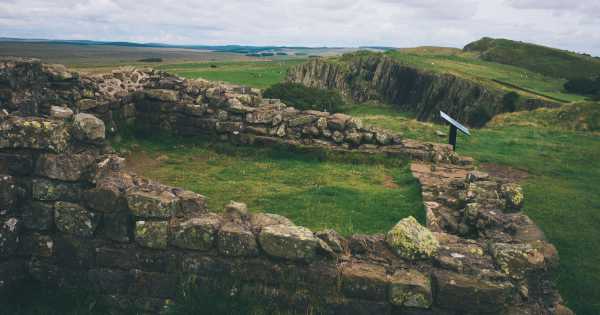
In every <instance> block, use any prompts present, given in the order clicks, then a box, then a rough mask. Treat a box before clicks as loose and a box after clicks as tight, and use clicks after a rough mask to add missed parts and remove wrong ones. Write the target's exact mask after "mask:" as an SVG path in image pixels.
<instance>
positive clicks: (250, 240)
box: [217, 223, 258, 256]
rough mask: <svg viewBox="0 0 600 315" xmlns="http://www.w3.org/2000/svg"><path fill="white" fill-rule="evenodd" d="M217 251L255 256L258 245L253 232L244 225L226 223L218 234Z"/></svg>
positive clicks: (232, 254) (226, 253)
mask: <svg viewBox="0 0 600 315" xmlns="http://www.w3.org/2000/svg"><path fill="white" fill-rule="evenodd" d="M217 242H218V248H219V252H220V253H221V254H223V255H225V256H255V255H257V254H258V245H257V243H256V238H255V236H254V234H252V232H251V231H250V230H248V229H246V228H245V227H244V226H242V225H239V224H235V223H226V224H225V225H224V226H223V227H222V228H221V230H220V231H219V234H218V241H217Z"/></svg>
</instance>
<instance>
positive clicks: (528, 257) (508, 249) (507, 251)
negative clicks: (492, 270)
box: [490, 243, 545, 278]
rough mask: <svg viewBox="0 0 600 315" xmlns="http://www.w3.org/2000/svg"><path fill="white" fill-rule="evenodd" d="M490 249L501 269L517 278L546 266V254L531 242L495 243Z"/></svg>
mask: <svg viewBox="0 0 600 315" xmlns="http://www.w3.org/2000/svg"><path fill="white" fill-rule="evenodd" d="M490 251H491V253H492V256H493V257H494V260H495V261H496V264H497V265H498V267H500V270H502V272H504V273H505V274H507V275H510V276H512V277H515V278H522V277H524V276H525V275H526V273H527V272H528V271H531V270H536V269H541V268H543V267H544V265H545V264H544V254H543V253H542V252H541V251H539V250H537V249H536V248H533V246H531V245H530V244H504V243H495V244H492V245H491V246H490Z"/></svg>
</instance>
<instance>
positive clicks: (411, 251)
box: [385, 216, 439, 259]
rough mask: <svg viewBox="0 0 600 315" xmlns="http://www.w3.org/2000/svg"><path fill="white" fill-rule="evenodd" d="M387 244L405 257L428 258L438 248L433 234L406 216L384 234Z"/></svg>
mask: <svg viewBox="0 0 600 315" xmlns="http://www.w3.org/2000/svg"><path fill="white" fill-rule="evenodd" d="M385 240H386V242H387V243H388V245H389V246H390V247H391V248H392V249H393V250H394V251H395V252H396V253H397V254H398V255H399V256H400V257H403V258H406V259H419V258H429V257H431V256H433V255H435V253H436V252H437V250H438V247H439V244H438V241H437V240H436V238H435V236H434V235H433V234H432V233H431V231H429V230H428V229H427V228H425V227H423V226H422V225H420V224H419V222H417V220H416V219H415V218H413V217H412V216H411V217H408V218H405V219H402V220H400V222H398V224H396V225H395V226H394V227H393V228H392V229H391V230H390V231H389V232H388V234H387V235H386V238H385Z"/></svg>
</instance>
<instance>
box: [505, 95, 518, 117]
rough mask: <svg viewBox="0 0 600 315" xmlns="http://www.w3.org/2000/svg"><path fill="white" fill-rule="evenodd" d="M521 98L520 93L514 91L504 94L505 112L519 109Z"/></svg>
mask: <svg viewBox="0 0 600 315" xmlns="http://www.w3.org/2000/svg"><path fill="white" fill-rule="evenodd" d="M518 100H519V94H518V93H516V92H514V91H512V92H508V93H506V94H504V97H502V107H503V110H504V112H510V113H512V112H514V111H515V110H517V101H518Z"/></svg>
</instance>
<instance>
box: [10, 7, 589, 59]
mask: <svg viewBox="0 0 600 315" xmlns="http://www.w3.org/2000/svg"><path fill="white" fill-rule="evenodd" d="M599 30H600V0H574V1H568V0H481V1H476V0H251V1H250V0H60V1H58V0H54V1H52V0H0V37H23V38H49V39H93V40H108V41H136V42H161V43H171V44H251V45H299V46H361V45H362V46H364V45H379V46H395V47H410V46H418V45H438V46H452V47H462V46H463V45H464V44H466V43H468V42H470V41H473V40H476V39H478V38H480V37H483V36H490V37H503V38H511V39H517V40H523V41H531V42H535V43H539V44H544V45H549V46H555V47H560V48H563V49H569V50H574V51H579V52H589V53H592V54H594V55H600V31H599Z"/></svg>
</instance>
